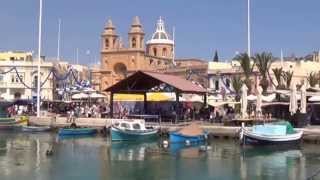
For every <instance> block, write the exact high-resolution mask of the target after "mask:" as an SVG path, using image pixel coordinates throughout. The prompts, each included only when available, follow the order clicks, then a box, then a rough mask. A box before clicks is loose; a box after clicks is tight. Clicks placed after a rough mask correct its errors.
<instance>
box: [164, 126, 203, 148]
mask: <svg viewBox="0 0 320 180" xmlns="http://www.w3.org/2000/svg"><path fill="white" fill-rule="evenodd" d="M206 138H207V133H206V132H205V131H203V130H202V129H201V128H200V127H199V125H197V124H196V123H192V124H190V125H189V126H187V127H185V128H183V129H181V130H179V131H174V132H170V133H169V141H170V143H198V142H203V141H205V140H206Z"/></svg>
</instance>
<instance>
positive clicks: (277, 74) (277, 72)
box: [272, 68, 285, 89]
mask: <svg viewBox="0 0 320 180" xmlns="http://www.w3.org/2000/svg"><path fill="white" fill-rule="evenodd" d="M272 71H273V74H274V76H275V78H276V80H277V83H278V85H277V87H276V88H277V89H282V88H285V87H284V85H283V84H282V82H281V78H282V75H283V70H282V68H274V69H272Z"/></svg>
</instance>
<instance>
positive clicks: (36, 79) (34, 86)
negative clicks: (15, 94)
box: [32, 76, 38, 88]
mask: <svg viewBox="0 0 320 180" xmlns="http://www.w3.org/2000/svg"><path fill="white" fill-rule="evenodd" d="M32 86H33V88H37V86H38V76H34V77H33V81H32Z"/></svg>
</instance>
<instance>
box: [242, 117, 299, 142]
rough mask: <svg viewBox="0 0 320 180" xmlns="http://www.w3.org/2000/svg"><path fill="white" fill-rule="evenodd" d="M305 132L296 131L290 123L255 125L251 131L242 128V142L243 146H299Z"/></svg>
mask: <svg viewBox="0 0 320 180" xmlns="http://www.w3.org/2000/svg"><path fill="white" fill-rule="evenodd" d="M302 135H303V131H300V130H299V131H298V130H294V129H293V127H292V126H291V124H290V123H289V122H278V123H272V124H265V125H255V126H253V127H252V128H251V129H249V128H245V127H244V126H242V127H241V130H240V140H241V141H242V143H243V144H252V145H271V144H279V145H285V144H287V145H288V144H297V143H298V142H299V141H300V140H301V137H302Z"/></svg>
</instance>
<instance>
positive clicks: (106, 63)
mask: <svg viewBox="0 0 320 180" xmlns="http://www.w3.org/2000/svg"><path fill="white" fill-rule="evenodd" d="M173 48H174V41H173V40H172V39H170V37H169V35H168V33H167V32H166V30H165V25H164V21H163V20H162V19H161V18H160V19H159V20H158V21H157V25H156V31H155V32H154V33H153V35H152V38H151V39H150V40H148V41H147V42H146V43H145V33H144V31H143V27H142V24H141V23H140V20H139V17H137V16H136V17H134V18H133V22H132V24H131V27H130V29H129V32H128V47H124V45H123V41H122V38H121V37H119V35H118V34H117V32H116V27H115V26H114V25H113V22H112V20H111V19H108V21H107V23H106V26H105V28H104V31H103V33H102V35H101V63H100V64H101V69H100V90H103V89H106V88H107V87H109V86H111V85H113V84H115V83H117V82H118V81H120V80H121V79H123V78H125V77H126V76H128V75H129V74H131V73H133V72H135V71H138V70H150V71H156V70H158V69H166V68H168V67H169V66H172V65H173V56H174V54H173V52H174V51H173Z"/></svg>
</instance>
